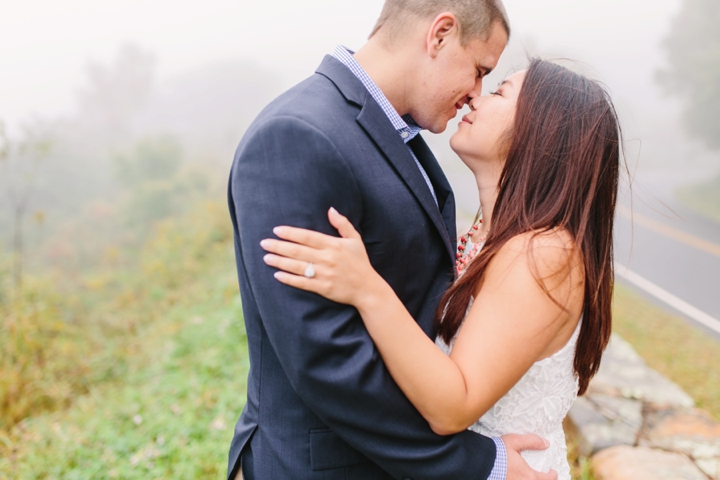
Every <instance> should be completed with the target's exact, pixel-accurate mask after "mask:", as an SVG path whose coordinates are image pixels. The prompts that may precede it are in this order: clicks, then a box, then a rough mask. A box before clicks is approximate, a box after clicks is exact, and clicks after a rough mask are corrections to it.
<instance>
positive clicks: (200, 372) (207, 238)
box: [0, 202, 248, 479]
mask: <svg viewBox="0 0 720 480" xmlns="http://www.w3.org/2000/svg"><path fill="white" fill-rule="evenodd" d="M228 224H229V222H228V221H227V213H226V211H225V208H224V205H223V204H222V202H218V203H208V204H205V205H203V206H201V207H199V208H198V209H196V210H195V211H194V212H192V214H190V215H187V216H185V217H183V218H181V219H176V220H173V221H168V222H165V223H163V224H162V225H160V227H159V228H158V229H157V232H156V234H155V235H154V236H153V237H152V238H150V239H149V241H148V242H147V243H146V244H145V245H144V247H143V249H142V252H141V253H140V254H138V255H136V257H135V259H136V260H137V262H136V263H135V264H132V262H131V264H130V266H129V267H128V268H122V269H118V270H117V271H115V272H114V273H112V272H105V273H103V274H101V273H95V274H93V275H92V276H91V277H89V278H86V279H85V280H86V282H89V285H90V286H89V287H87V288H86V289H82V288H81V289H80V292H81V293H80V297H79V298H74V299H72V300H73V301H72V302H70V303H71V304H73V305H74V304H76V303H80V304H83V305H84V308H82V309H81V308H75V309H73V310H70V312H71V313H73V315H77V316H79V318H75V317H74V316H73V319H74V320H75V321H76V322H84V321H87V322H88V323H90V322H91V321H92V320H94V321H95V322H96V323H97V324H99V325H105V327H104V328H98V329H90V330H88V331H86V332H85V335H84V336H83V335H80V334H79V332H78V331H77V329H74V330H72V329H71V330H72V331H71V330H64V329H60V330H58V329H59V328H60V327H58V315H56V313H58V312H56V310H58V308H57V307H58V305H59V306H61V307H65V308H69V307H68V305H66V304H65V303H64V301H63V300H62V299H61V298H62V297H63V295H60V294H58V297H61V298H60V299H56V301H50V300H48V298H50V297H49V295H45V296H44V297H43V298H42V299H37V298H36V299H35V300H34V301H31V300H32V299H26V300H24V301H23V302H22V305H24V306H25V307H24V308H27V309H29V310H33V308H34V309H35V310H39V311H40V313H39V314H38V313H37V312H36V314H35V316H33V317H31V320H33V321H34V322H35V323H34V325H35V328H34V329H32V330H28V329H27V328H26V329H24V330H23V329H20V328H19V327H18V325H25V324H29V323H30V322H20V321H19V320H18V319H20V318H22V317H23V315H21V314H20V313H18V311H17V310H18V304H17V303H15V304H14V307H15V308H14V310H13V311H12V315H6V316H5V318H4V319H5V322H4V323H3V324H2V327H3V334H5V335H4V336H3V337H2V338H3V339H4V340H2V339H0V342H3V345H2V347H3V350H2V352H3V354H2V355H3V356H2V359H3V362H2V363H0V367H1V368H2V372H0V373H2V375H0V376H1V377H2V378H3V379H7V378H16V379H18V381H16V382H15V383H12V384H9V385H6V386H5V388H4V389H3V390H0V393H1V394H2V397H1V398H2V400H3V405H5V408H4V409H3V412H2V413H5V414H6V415H5V416H4V418H5V420H4V423H3V424H0V425H2V429H0V478H8V479H41V478H43V479H45V478H52V479H55V478H62V479H102V478H122V479H134V478H137V479H153V478H156V479H166V478H178V479H199V478H223V476H224V471H225V465H226V458H225V457H226V452H227V448H228V445H229V442H230V439H231V437H232V427H233V425H234V421H235V420H236V419H237V416H238V414H239V412H240V411H241V409H242V406H243V403H244V393H245V386H244V379H245V378H246V376H247V368H248V364H247V352H246V343H245V340H244V333H243V330H242V316H241V309H240V302H239V298H238V294H237V283H236V277H235V272H234V261H233V257H232V249H231V243H230V238H231V237H230V230H229V226H228ZM45 293H47V292H45ZM43 304H46V306H45V307H42V305H43ZM28 305H30V306H33V305H34V306H35V307H33V308H31V307H30V306H28ZM47 305H50V307H48V306H47ZM41 307H42V308H41ZM113 312H114V314H115V316H114V317H112V318H113V320H112V321H109V320H107V319H106V316H107V315H110V313H113ZM60 317H61V315H60ZM8 319H9V320H8ZM65 323H68V322H65ZM108 323H109V324H111V325H113V326H114V328H110V327H108V326H107V324H108ZM120 325H124V326H125V328H120ZM13 329H14V330H13ZM58 332H59V333H58ZM8 333H9V335H8ZM23 337H28V338H34V339H36V341H35V342H34V343H27V342H23V341H21V340H17V339H18V338H23ZM11 340H14V342H13V343H10V342H11ZM16 344H19V346H18V345H16ZM39 351H44V352H50V353H51V354H49V355H48V354H45V355H44V358H42V359H41V361H37V359H36V357H37V356H38V352H39ZM8 352H10V353H12V354H9V353H8ZM58 358H66V359H68V360H65V361H60V360H58ZM48 364H50V365H51V368H50V369H49V371H48V372H46V371H45V370H44V369H45V366H46V365H48ZM75 364H81V365H80V367H78V366H76V365H75ZM113 366H114V367H115V368H112V367H113ZM13 372H15V373H16V374H15V375H14V376H11V375H8V373H13ZM38 378H40V379H44V381H43V382H40V383H38V382H37V381H36V380H37V379H38ZM20 380H24V381H22V382H21V381H20ZM18 390H22V392H23V394H22V395H20V397H21V398H25V399H26V401H25V402H24V403H23V402H19V403H20V404H22V407H23V408H19V407H18V402H17V401H8V400H7V399H8V397H11V398H14V397H12V393H13V392H17V391H18ZM58 392H60V393H58ZM11 409H14V410H13V414H12V415H11V414H9V413H8V410H11Z"/></svg>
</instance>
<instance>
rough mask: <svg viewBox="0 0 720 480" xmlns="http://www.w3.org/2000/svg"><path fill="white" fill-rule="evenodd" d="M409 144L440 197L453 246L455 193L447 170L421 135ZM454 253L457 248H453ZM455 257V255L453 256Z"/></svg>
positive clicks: (442, 211) (441, 208)
mask: <svg viewBox="0 0 720 480" xmlns="http://www.w3.org/2000/svg"><path fill="white" fill-rule="evenodd" d="M408 145H409V146H410V148H412V150H413V152H415V156H416V157H417V159H418V160H419V161H420V164H421V165H422V166H423V168H424V169H425V172H426V173H427V174H428V177H430V181H431V182H432V184H433V187H434V188H435V194H436V195H437V198H438V205H439V207H440V212H441V215H442V218H443V221H444V222H445V227H446V228H447V232H448V237H449V238H450V239H451V242H450V243H451V246H453V245H454V243H455V242H454V241H453V239H457V227H456V214H455V195H454V194H453V191H452V187H451V186H450V182H448V180H447V177H446V176H445V172H443V170H442V168H441V167H440V164H439V163H438V161H437V159H436V158H435V155H434V154H433V153H432V151H431V150H430V147H428V145H427V143H425V139H423V138H422V137H421V136H420V135H417V136H416V137H415V138H413V139H412V140H411V141H410V142H409V143H408ZM452 250H453V252H452V253H453V255H454V250H455V248H452ZM453 258H454V257H453Z"/></svg>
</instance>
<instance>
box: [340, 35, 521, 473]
mask: <svg viewBox="0 0 720 480" xmlns="http://www.w3.org/2000/svg"><path fill="white" fill-rule="evenodd" d="M354 53H355V52H353V51H351V50H348V49H347V48H345V47H343V46H342V45H338V46H337V47H335V51H334V52H333V56H334V57H335V58H336V59H338V60H339V61H340V62H341V63H342V64H343V65H345V66H346V67H348V68H349V69H350V71H351V72H352V73H353V75H355V76H356V77H357V78H358V80H360V82H362V84H363V85H364V86H365V88H366V89H367V91H368V92H369V93H370V96H371V97H373V98H374V99H375V101H376V102H377V103H378V105H380V108H382V111H383V112H385V115H387V117H388V119H389V120H390V123H392V125H393V127H395V130H397V132H398V134H399V135H400V138H402V140H403V141H404V142H405V144H406V145H407V143H408V142H409V141H410V140H412V139H413V138H415V136H417V135H418V134H419V133H420V132H421V131H422V127H420V126H419V125H418V124H417V123H415V121H414V120H413V119H412V117H410V115H405V116H403V117H401V116H400V114H398V113H397V110H395V108H394V107H393V106H392V104H391V103H390V101H389V100H388V99H387V97H386V96H385V94H384V93H382V91H381V90H380V88H378V86H377V85H376V84H375V82H373V81H372V79H371V78H370V76H369V75H368V74H367V72H366V71H365V70H364V69H363V68H362V66H360V64H359V63H358V62H357V60H355V57H353V54H354ZM408 150H410V155H412V157H413V160H415V163H416V164H417V166H418V168H419V169H420V173H422V176H423V178H424V179H425V182H426V183H427V185H428V188H429V189H430V193H432V196H433V198H434V199H435V203H436V204H437V196H436V195H435V189H434V188H433V186H432V183H431V182H430V178H429V177H428V175H427V172H425V169H424V168H423V167H422V165H420V162H419V161H418V159H417V157H416V156H415V153H414V152H413V151H412V149H411V148H410V147H408ZM493 441H494V442H495V446H496V447H497V456H496V458H495V466H494V467H493V469H492V472H490V476H489V477H488V478H487V480H505V479H506V477H507V450H505V443H504V442H503V441H502V439H501V438H493Z"/></svg>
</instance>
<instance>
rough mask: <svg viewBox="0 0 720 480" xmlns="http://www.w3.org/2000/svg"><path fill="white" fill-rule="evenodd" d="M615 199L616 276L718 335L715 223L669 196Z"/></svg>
mask: <svg viewBox="0 0 720 480" xmlns="http://www.w3.org/2000/svg"><path fill="white" fill-rule="evenodd" d="M664 204H665V205H662V204H661V203H660V202H651V203H650V204H648V203H643V202H633V204H632V208H630V205H628V203H626V202H625V203H623V204H621V206H620V208H619V209H618V215H617V223H616V225H617V226H616V232H615V248H616V252H615V260H616V268H617V274H618V277H622V281H624V282H626V283H630V284H631V285H632V286H633V288H635V289H637V290H639V291H641V292H642V293H643V295H645V296H648V297H649V298H650V299H651V300H652V301H653V302H655V303H658V304H660V305H662V306H663V307H665V308H668V309H670V310H672V311H674V312H676V313H680V314H681V315H683V316H684V317H686V318H688V319H689V320H691V321H693V322H695V323H696V324H698V327H699V328H702V329H703V330H705V331H707V332H708V333H710V334H712V335H714V336H716V337H717V338H718V339H720V224H718V223H716V222H713V221H710V220H707V219H705V218H703V217H700V216H698V215H696V214H694V213H693V212H691V211H689V210H687V209H686V208H684V207H683V206H681V205H679V204H677V202H675V201H673V200H672V199H664Z"/></svg>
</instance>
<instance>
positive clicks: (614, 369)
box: [566, 335, 720, 480]
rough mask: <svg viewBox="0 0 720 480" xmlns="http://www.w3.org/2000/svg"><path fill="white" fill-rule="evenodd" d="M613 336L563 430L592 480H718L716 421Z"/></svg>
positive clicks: (718, 431)
mask: <svg viewBox="0 0 720 480" xmlns="http://www.w3.org/2000/svg"><path fill="white" fill-rule="evenodd" d="M694 405H695V403H694V401H693V399H692V398H690V396H688V394H687V393H685V392H684V391H683V390H682V389H681V388H680V387H679V386H678V385H677V384H675V383H673V382H671V381H670V380H668V379H667V378H665V377H663V376H662V375H660V374H659V373H658V372H657V371H655V370H653V369H651V368H649V367H648V366H647V365H645V362H644V361H643V360H642V358H640V356H639V355H638V354H637V353H636V352H635V351H634V350H633V348H632V347H631V346H630V344H628V343H627V342H625V341H624V340H623V339H621V338H620V337H618V336H616V335H613V338H612V340H611V341H610V345H609V347H608V349H607V351H606V352H605V355H604V357H603V362H602V365H601V367H600V371H599V372H598V374H597V376H596V377H595V378H594V379H593V381H592V382H591V384H590V388H589V389H588V393H587V394H586V395H585V396H583V397H581V398H578V400H577V401H576V402H575V404H574V405H573V407H572V409H571V410H570V413H569V414H568V417H567V419H566V429H567V431H568V433H569V434H570V435H572V436H574V437H575V438H576V439H577V441H578V442H579V448H580V452H581V453H582V454H584V455H586V456H588V457H592V460H591V463H592V466H593V470H594V472H595V478H596V479H597V480H665V479H667V480H671V479H672V480H685V479H687V480H696V479H697V480H708V479H712V480H720V424H718V423H717V422H716V421H714V420H713V419H712V418H711V417H710V415H709V414H708V413H706V412H704V411H702V410H698V409H696V408H694Z"/></svg>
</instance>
